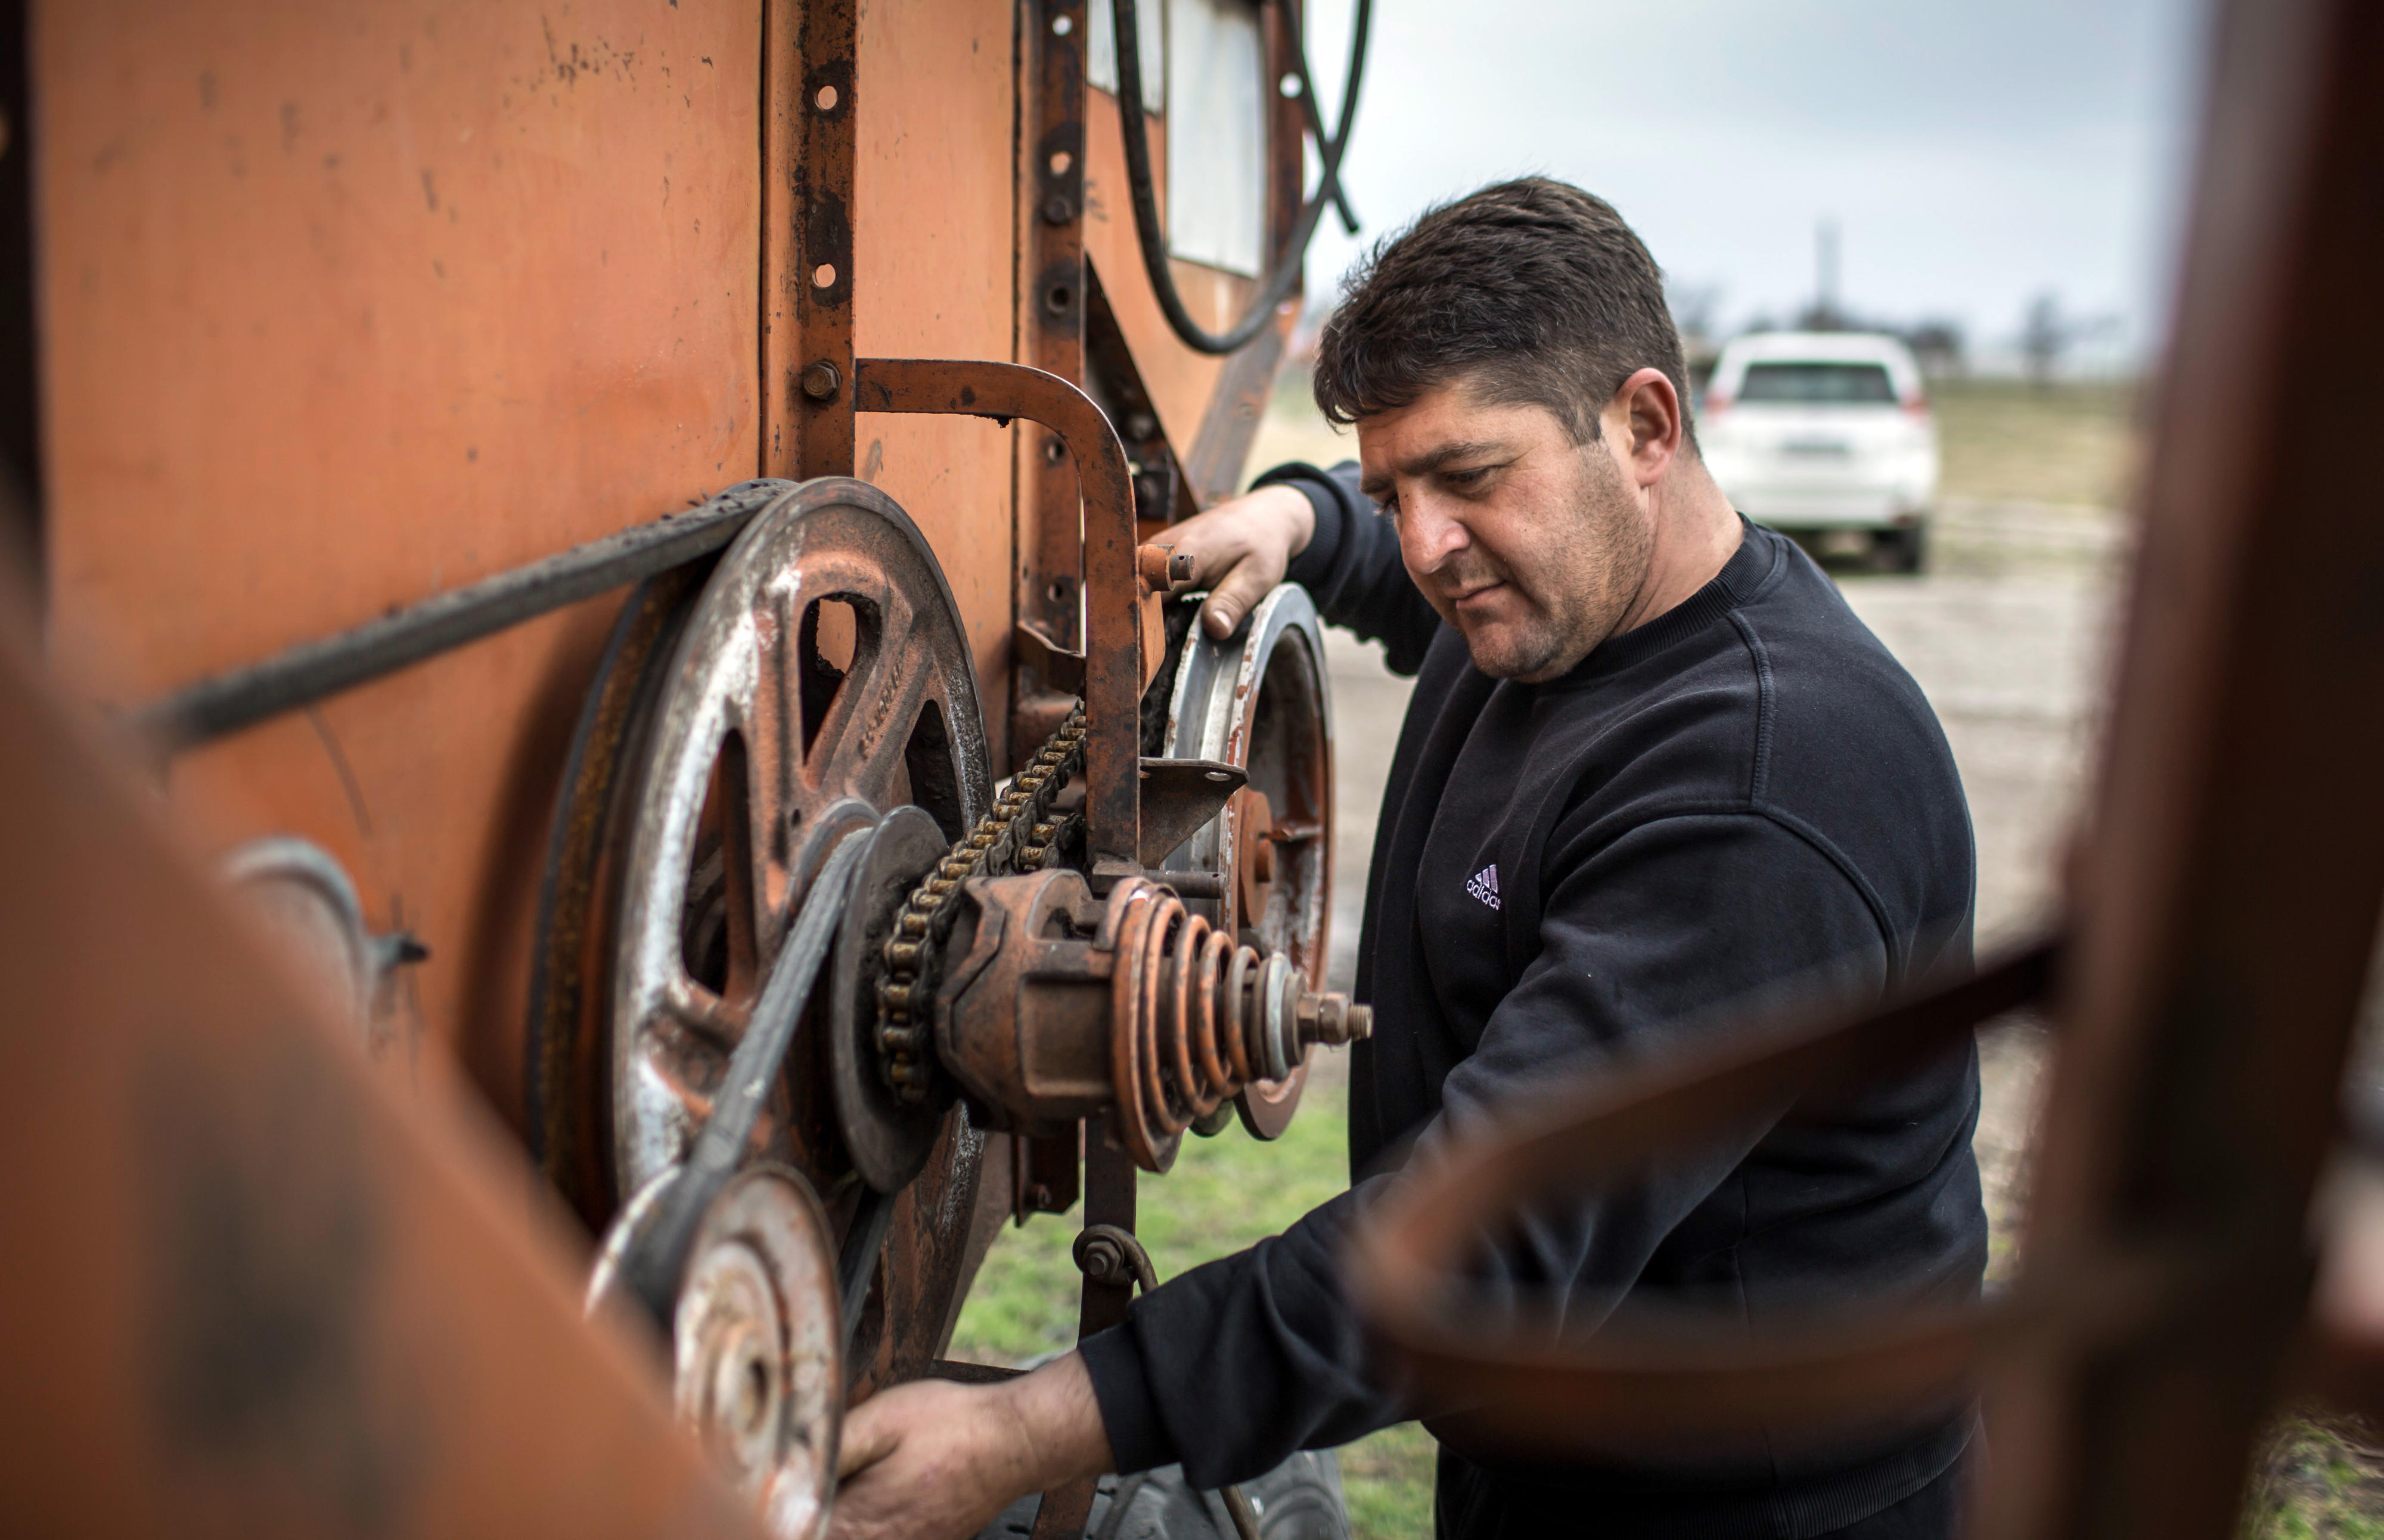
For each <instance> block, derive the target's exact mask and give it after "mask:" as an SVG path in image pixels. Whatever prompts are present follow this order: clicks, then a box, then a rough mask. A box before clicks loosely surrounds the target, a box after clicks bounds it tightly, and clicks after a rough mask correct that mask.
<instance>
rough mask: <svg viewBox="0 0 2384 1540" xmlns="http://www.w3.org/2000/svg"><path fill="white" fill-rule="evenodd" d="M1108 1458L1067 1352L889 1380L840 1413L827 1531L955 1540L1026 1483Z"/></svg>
mask: <svg viewBox="0 0 2384 1540" xmlns="http://www.w3.org/2000/svg"><path fill="white" fill-rule="evenodd" d="M1113 1463H1114V1460H1113V1458H1112V1457H1111V1453H1110V1441H1109V1434H1107V1432H1105V1431H1104V1430H1103V1428H1102V1427H1101V1415H1100V1408H1099V1403H1097V1402H1096V1401H1095V1400H1094V1399H1093V1385H1092V1380H1091V1378H1090V1376H1088V1375H1087V1374H1086V1372H1085V1365H1084V1360H1082V1359H1080V1358H1078V1357H1077V1356H1076V1355H1075V1354H1074V1353H1070V1354H1069V1355H1068V1356H1067V1357H1065V1358H1063V1359H1060V1360H1057V1361H1055V1362H1052V1363H1049V1364H1046V1365H1045V1366H1044V1367H1042V1368H1041V1369H1038V1370H1037V1371H1036V1372H1033V1373H1032V1374H1027V1375H1024V1376H1023V1377H1021V1378H1019V1379H1015V1380H1012V1381H1009V1382H1007V1383H1005V1384H1001V1385H955V1384H952V1383H950V1382H949V1381H944V1380H918V1381H914V1382H913V1383H912V1384H910V1385H897V1386H895V1387H894V1388H893V1389H891V1390H888V1391H886V1392H884V1393H882V1394H880V1395H877V1396H873V1397H870V1398H869V1399H868V1400H866V1401H863V1403H862V1404H861V1405H859V1406H857V1407H855V1408H853V1409H852V1410H851V1412H849V1413H848V1414H847V1415H846V1417H845V1422H844V1437H843V1442H842V1453H841V1455H840V1456H839V1458H838V1461H837V1475H838V1481H839V1484H838V1487H837V1494H836V1509H835V1514H834V1519H833V1521H832V1522H831V1524H830V1527H829V1530H828V1535H829V1540H965V1537H966V1536H969V1535H973V1534H976V1533H977V1532H978V1531H979V1530H981V1529H983V1528H984V1527H985V1526H986V1525H987V1523H990V1522H991V1521H993V1520H994V1518H995V1517H996V1516H998V1515H999V1514H1000V1512H1001V1510H1002V1509H1005V1508H1008V1507H1009V1506H1010V1505H1011V1504H1012V1503H1013V1502H1015V1501H1017V1500H1018V1499H1019V1498H1020V1497H1024V1496H1025V1495H1026V1494H1027V1493H1029V1492H1036V1491H1041V1490H1043V1489H1045V1488H1047V1487H1051V1486H1056V1485H1058V1484H1061V1483H1062V1482H1065V1481H1070V1480H1073V1479H1074V1478H1076V1477H1078V1476H1089V1475H1097V1474H1099V1473H1100V1472H1104V1471H1107V1470H1108V1469H1109V1468H1110V1467H1111V1464H1113Z"/></svg>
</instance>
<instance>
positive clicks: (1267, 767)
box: [1158, 583, 1333, 1139]
mask: <svg viewBox="0 0 2384 1540" xmlns="http://www.w3.org/2000/svg"><path fill="white" fill-rule="evenodd" d="M1166 744H1167V752H1168V753H1169V754H1170V755H1172V756H1173V757H1175V758H1178V759H1210V760H1223V761H1224V762H1226V763H1227V764H1235V765H1238V766H1240V767H1241V768H1242V769H1244V770H1246V771H1247V772H1248V775H1249V784H1248V786H1246V787H1244V788H1243V789H1241V790H1239V791H1237V792H1235V794H1234V797H1233V800H1232V801H1229V802H1227V803H1226V804H1225V808H1224V811H1223V812H1222V813H1219V814H1218V815H1217V817H1216V818H1215V819H1214V820H1212V821H1211V822H1210V823H1209V824H1208V825H1206V826H1203V827H1202V828H1200V829H1199V830H1198V832H1196V833H1195V834H1194V835H1193V836H1192V838H1189V839H1187V840H1186V841H1185V843H1184V844H1183V846H1182V847H1181V848H1179V849H1178V850H1177V851H1175V852H1174V853H1173V855H1171V856H1169V857H1168V858H1167V860H1166V862H1165V863H1164V869H1163V870H1162V871H1161V873H1159V874H1158V875H1159V876H1160V878H1161V880H1162V881H1163V880H1165V877H1166V875H1167V873H1168V872H1186V873H1198V874H1201V875H1203V876H1213V877H1216V878H1218V879H1219V880H1220V882H1221V883H1222V890H1223V897H1222V898H1219V899H1214V900H1190V905H1191V907H1192V908H1193V909H1194V911H1195V912H1196V913H1200V914H1202V915H1203V916H1204V917H1205V918H1207V919H1208V920H1209V922H1210V924H1211V925H1213V926H1214V927H1216V929H1217V930H1218V931H1219V932H1221V933H1222V934H1223V936H1224V937H1225V938H1228V939H1229V940H1233V941H1247V942H1248V943H1249V944H1251V945H1253V946H1256V947H1258V948H1259V949H1260V950H1261V951H1263V952H1266V953H1268V954H1270V955H1280V956H1282V957H1285V958H1286V959H1287V960H1288V961H1289V962H1291V963H1293V964H1294V965H1295V966H1297V967H1298V968H1299V969H1301V970H1302V971H1303V972H1305V973H1306V974H1307V975H1308V977H1309V979H1310V981H1311V982H1312V984H1313V985H1314V987H1318V988H1322V987H1323V983H1324V970H1325V964H1326V962H1327V961H1328V959H1329V956H1330V947H1331V929H1332V922H1333V903H1332V893H1333V699H1332V693H1331V689H1330V688H1329V686H1328V685H1327V683H1326V675H1325V670H1324V631H1323V627H1322V625H1321V624H1320V622H1319V621H1318V618H1317V615H1316V605H1315V603H1314V602H1313V601H1311V600H1310V598H1309V597H1308V590H1305V589H1303V588H1301V587H1299V586H1298V584H1296V583H1285V584H1283V585H1281V586H1279V587H1277V588H1276V589H1275V590H1274V591H1273V592H1272V593H1270V594H1268V595H1267V596H1266V598H1264V599H1263V600H1261V601H1260V602H1259V605H1258V607H1257V608H1256V609H1255V610H1253V611H1251V612H1250V616H1249V619H1248V621H1247V622H1246V623H1244V625H1243V626H1242V627H1241V629H1240V630H1238V631H1236V632H1235V634H1234V635H1233V636H1231V637H1229V638H1227V639H1226V640H1223V641H1222V642H1221V641H1214V640H1211V639H1210V638H1209V637H1208V636H1207V635H1206V633H1204V632H1202V631H1201V630H1200V629H1199V628H1198V627H1194V629H1193V632H1192V634H1191V636H1190V637H1189V638H1188V639H1187V640H1186V643H1185V647H1184V655H1183V658H1182V661H1181V662H1180V663H1179V664H1177V666H1176V671H1175V684H1174V691H1173V696H1172V697H1171V699H1170V702H1169V706H1168V715H1167V739H1166ZM1307 1075H1308V1069H1307V1062H1306V1061H1305V1060H1303V1061H1301V1062H1300V1063H1299V1064H1298V1065H1297V1066H1295V1067H1294V1068H1293V1069H1292V1071H1291V1073H1290V1074H1286V1075H1285V1076H1283V1077H1282V1078H1281V1079H1278V1080H1273V1081H1268V1082H1262V1083H1260V1084H1259V1085H1256V1086H1253V1087H1250V1088H1249V1089H1248V1090H1246V1091H1244V1092H1243V1093H1242V1094H1241V1096H1240V1097H1239V1098H1238V1099H1236V1103H1235V1105H1236V1107H1237V1108H1238V1110H1239V1112H1240V1113H1241V1118H1242V1123H1243V1124H1244V1126H1246V1127H1247V1128H1248V1129H1249V1131H1250V1132H1251V1133H1252V1134H1254V1135H1256V1136H1258V1137H1260V1138H1262V1139H1272V1138H1273V1137H1275V1136H1278V1135H1280V1134H1281V1133H1282V1132H1283V1131H1284V1129H1285V1128H1286V1127H1287V1126H1289V1125H1290V1123H1291V1117H1292V1113H1293V1112H1296V1111H1297V1110H1298V1106H1299V1094H1300V1090H1301V1087H1303V1086H1304V1085H1305V1084H1306V1081H1307ZM1203 1126H1206V1125H1205V1124H1204V1125H1203Z"/></svg>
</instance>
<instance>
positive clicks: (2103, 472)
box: [1929, 379, 2140, 508]
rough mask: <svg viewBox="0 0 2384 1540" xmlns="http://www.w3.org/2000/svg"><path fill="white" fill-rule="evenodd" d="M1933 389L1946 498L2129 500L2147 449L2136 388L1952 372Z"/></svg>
mask: <svg viewBox="0 0 2384 1540" xmlns="http://www.w3.org/2000/svg"><path fill="white" fill-rule="evenodd" d="M1929 389H1930V397H1931V404H1932V405H1933V406H1934V407H1935V409H1936V416H1937V448H1938V453H1939V454H1940V456H1941V457H1942V461H1943V469H1942V474H1941V478H1940V491H1942V492H1943V495H1944V496H1947V497H1964V498H1979V499H1983V500H1988V501H1993V502H2013V503H2055V504H2062V505H2070V506H2085V507H2093V508H2119V507H2124V506H2126V504H2127V501H2128V497H2129V492H2130V491H2131V490H2132V489H2133V487H2134V484H2135V477H2136V469H2137V461H2138V458H2139V453H2140V451H2139V435H2138V434H2137V432H2136V428H2135V400H2136V392H2135V390H2134V388H2133V387H2132V386H2129V385H2051V386H2044V387H2037V386H2032V385H2027V384H2023V383H2020V382H2019V381H2017V380H2008V379H1946V380H1938V381H1936V382H1934V383H1932V384H1931V386H1930V388H1929Z"/></svg>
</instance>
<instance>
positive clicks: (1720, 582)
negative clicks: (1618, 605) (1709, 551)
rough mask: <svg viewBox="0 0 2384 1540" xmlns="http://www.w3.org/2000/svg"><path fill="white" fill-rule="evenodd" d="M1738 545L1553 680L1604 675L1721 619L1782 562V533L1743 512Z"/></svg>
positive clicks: (1765, 579) (1757, 589)
mask: <svg viewBox="0 0 2384 1540" xmlns="http://www.w3.org/2000/svg"><path fill="white" fill-rule="evenodd" d="M1738 525H1739V539H1738V549H1737V550H1736V551H1734V552H1732V553H1731V558H1730V560H1729V561H1727V562H1724V563H1723V564H1722V567H1721V570H1720V572H1718V573H1715V574H1714V576H1713V578H1711V579H1710V580H1709V581H1707V584H1706V586H1705V587H1703V588H1701V589H1699V590H1697V591H1696V592H1695V593H1693V594H1691V595H1689V596H1688V597H1687V598H1686V599H1683V600H1682V601H1681V602H1679V603H1677V604H1675V605H1673V606H1672V607H1671V608H1670V609H1669V610H1666V611H1665V612H1664V613H1663V614H1662V615H1658V616H1657V617H1656V618H1655V619H1653V620H1650V621H1646V622H1645V623H1644V624H1641V625H1638V626H1634V627H1632V628H1631V629H1630V630H1627V631H1625V632H1623V633H1622V634H1621V635H1620V636H1617V637H1608V638H1607V639H1606V640H1604V641H1602V642H1600V643H1598V644H1597V646H1596V648H1594V649H1593V650H1592V651H1591V652H1590V654H1589V656H1587V657H1585V658H1583V659H1582V660H1581V662H1579V663H1577V664H1574V665H1573V666H1572V669H1571V672H1569V673H1567V674H1564V675H1563V676H1561V677H1558V678H1557V679H1553V680H1550V681H1549V682H1550V683H1551V684H1565V683H1570V682H1571V681H1574V680H1583V681H1587V680H1590V679H1600V678H1605V677H1608V676H1610V675H1613V674H1615V673H1617V672H1619V671H1620V670H1622V669H1625V668H1628V667H1630V666H1631V665H1632V664H1634V663H1637V662H1638V661H1639V660H1641V659H1642V658H1645V657H1650V656H1653V655H1654V654H1656V653H1658V652H1662V651H1663V650H1664V649H1665V648H1667V647H1670V645H1671V644H1672V643H1674V642H1676V641H1678V640H1681V639H1682V637H1686V636H1692V635H1695V633H1696V632H1698V631H1701V630H1703V629H1705V628H1706V627H1707V626H1710V625H1712V624H1713V623H1714V622H1716V621H1718V620H1720V619H1721V618H1722V617H1723V616H1724V615H1728V614H1729V613H1730V612H1731V611H1732V610H1734V609H1736V608H1737V607H1738V606H1739V605H1741V604H1743V603H1745V602H1747V601H1748V600H1750V599H1752V598H1754V597H1755V595H1756V594H1757V592H1758V591H1760V590H1762V588H1763V587H1764V585H1765V584H1766V583H1767V582H1769V580H1770V578H1771V577H1772V574H1773V573H1774V572H1775V571H1776V570H1777V569H1778V567H1779V565H1780V544H1781V542H1780V538H1779V537H1778V536H1776V535H1773V534H1771V533H1770V532H1769V531H1768V530H1764V529H1761V528H1757V527H1756V526H1755V525H1753V524H1751V523H1749V522H1748V521H1747V518H1746V515H1744V514H1741V515H1739V518H1738Z"/></svg>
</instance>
